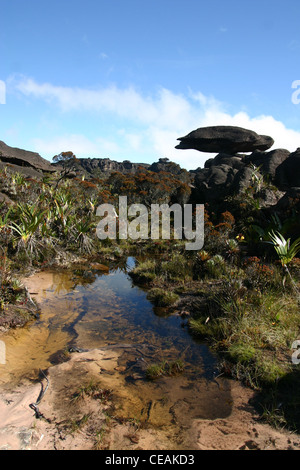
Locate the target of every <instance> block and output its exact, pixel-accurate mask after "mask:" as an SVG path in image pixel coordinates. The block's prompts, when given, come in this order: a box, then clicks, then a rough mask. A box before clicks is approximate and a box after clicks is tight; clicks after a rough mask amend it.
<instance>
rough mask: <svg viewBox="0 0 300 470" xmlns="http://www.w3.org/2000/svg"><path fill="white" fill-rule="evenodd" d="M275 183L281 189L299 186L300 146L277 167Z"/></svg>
mask: <svg viewBox="0 0 300 470" xmlns="http://www.w3.org/2000/svg"><path fill="white" fill-rule="evenodd" d="M275 184H276V186H278V188H279V189H283V190H288V189H289V188H293V187H300V148H298V149H297V150H296V152H294V153H291V154H290V155H289V157H288V158H287V159H286V160H284V162H282V163H281V165H279V166H278V167H277V169H276V173H275Z"/></svg>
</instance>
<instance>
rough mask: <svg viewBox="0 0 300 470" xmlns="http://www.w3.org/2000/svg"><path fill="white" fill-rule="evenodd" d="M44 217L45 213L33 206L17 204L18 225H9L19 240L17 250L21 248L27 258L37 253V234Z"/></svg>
mask: <svg viewBox="0 0 300 470" xmlns="http://www.w3.org/2000/svg"><path fill="white" fill-rule="evenodd" d="M44 215H45V211H43V210H41V209H40V208H39V207H38V206H37V205H35V204H33V205H30V204H18V223H17V222H12V223H11V225H10V228H11V229H12V230H13V231H14V232H15V233H16V234H17V238H18V239H19V241H18V250H19V249H21V248H23V249H24V250H25V252H26V254H27V256H28V257H29V258H31V257H32V255H33V254H35V253H37V252H38V245H39V239H38V233H39V229H40V227H41V225H42V223H43V221H44Z"/></svg>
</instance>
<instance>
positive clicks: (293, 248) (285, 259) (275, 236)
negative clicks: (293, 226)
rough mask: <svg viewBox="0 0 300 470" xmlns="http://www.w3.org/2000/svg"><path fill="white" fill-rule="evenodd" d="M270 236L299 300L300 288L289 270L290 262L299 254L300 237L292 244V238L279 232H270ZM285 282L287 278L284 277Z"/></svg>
mask: <svg viewBox="0 0 300 470" xmlns="http://www.w3.org/2000/svg"><path fill="white" fill-rule="evenodd" d="M269 237H270V239H271V243H272V244H273V246H274V248H275V251H276V253H277V255H278V257H279V260H280V262H281V265H282V267H283V268H284V270H285V272H286V274H287V275H288V276H289V278H290V279H291V282H292V285H293V287H294V289H295V290H296V292H297V294H298V296H299V300H300V292H299V289H298V287H297V285H296V283H295V281H294V279H293V278H292V275H291V273H290V271H289V268H288V264H289V263H290V262H291V261H292V260H293V259H294V258H295V256H297V254H298V253H299V252H300V237H299V238H297V240H295V241H294V242H293V243H292V244H291V239H290V238H288V239H287V240H286V239H285V238H284V236H283V235H282V234H281V233H279V232H274V231H272V232H269ZM284 282H285V278H284Z"/></svg>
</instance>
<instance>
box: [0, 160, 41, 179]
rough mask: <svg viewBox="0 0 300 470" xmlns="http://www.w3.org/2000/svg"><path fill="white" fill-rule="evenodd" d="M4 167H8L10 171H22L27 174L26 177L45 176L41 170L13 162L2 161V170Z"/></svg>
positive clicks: (0, 165)
mask: <svg viewBox="0 0 300 470" xmlns="http://www.w3.org/2000/svg"><path fill="white" fill-rule="evenodd" d="M0 158H1V157H0ZM4 168H6V170H7V171H8V173H20V174H21V175H23V176H25V178H34V179H41V178H43V173H42V172H41V171H38V170H35V169H34V168H32V167H30V166H19V165H13V164H12V163H5V162H1V161H0V170H2V169H4Z"/></svg>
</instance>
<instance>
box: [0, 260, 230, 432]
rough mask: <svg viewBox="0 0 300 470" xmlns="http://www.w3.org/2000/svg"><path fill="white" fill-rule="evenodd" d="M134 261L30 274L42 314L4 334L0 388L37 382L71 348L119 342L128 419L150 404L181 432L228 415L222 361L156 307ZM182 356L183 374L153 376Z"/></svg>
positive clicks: (157, 419)
mask: <svg viewBox="0 0 300 470" xmlns="http://www.w3.org/2000/svg"><path fill="white" fill-rule="evenodd" d="M133 266H134V259H133V258H128V259H127V261H126V262H125V263H124V264H123V265H119V266H117V267H114V268H111V269H110V270H109V271H101V270H99V269H92V267H91V266H83V267H81V268H78V269H76V270H73V271H66V270H64V271H59V272H58V271H43V272H42V273H39V274H37V275H34V276H33V277H32V278H31V279H29V281H28V282H29V287H30V292H31V294H32V296H33V297H35V298H36V299H37V301H38V302H39V304H40V306H41V316H40V318H39V320H37V321H35V322H33V323H32V324H30V325H28V326H27V327H25V328H22V329H19V330H14V331H11V332H9V333H8V334H6V335H2V336H0V340H3V341H5V344H6V364H5V365H0V385H1V386H2V387H4V388H7V387H11V386H13V385H16V384H17V383H18V382H20V380H21V379H22V378H29V379H32V380H36V379H37V377H38V374H39V369H46V368H48V367H49V366H51V365H53V364H55V363H57V362H59V360H60V358H61V357H62V356H63V355H64V351H67V350H68V349H69V348H70V347H77V348H82V349H87V350H89V349H96V348H102V347H107V346H109V347H112V348H113V347H118V348H119V350H120V351H121V352H122V354H120V360H119V367H120V368H121V370H122V371H123V372H122V373H123V379H124V383H125V386H126V391H125V392H123V402H124V403H123V404H122V405H120V407H121V408H122V410H123V411H122V413H123V414H126V415H127V417H130V416H132V415H133V414H134V416H137V417H138V419H142V418H143V413H144V415H145V411H144V410H145V409H148V410H149V409H150V408H151V410H152V415H151V417H152V418H151V419H152V425H157V426H174V422H175V421H176V423H180V425H179V427H178V429H180V430H182V429H185V428H189V427H190V425H191V423H192V421H193V420H194V419H216V418H220V417H225V416H228V414H230V412H231V404H230V387H229V388H227V387H225V388H224V383H223V385H222V386H221V388H220V385H219V383H216V381H215V380H213V379H214V374H215V373H216V358H215V357H214V355H213V354H212V353H211V351H210V350H209V348H208V347H207V345H206V344H204V343H201V342H197V341H195V339H193V338H192V337H191V336H190V335H189V333H188V331H187V327H186V326H185V325H184V324H183V321H182V319H181V318H180V317H179V316H176V315H167V314H166V310H164V309H160V310H158V309H155V308H153V305H152V304H151V303H150V302H149V301H148V300H147V292H146V291H144V290H143V289H141V288H139V287H138V286H135V285H134V284H133V282H132V280H131V278H130V276H129V275H128V272H129V270H130V269H131V268H132V267H133ZM178 359H180V360H182V361H183V362H184V365H185V368H184V372H183V373H182V374H180V375H179V376H175V377H167V378H162V379H160V380H158V381H155V382H151V381H148V380H146V377H145V370H146V368H147V367H148V366H149V365H151V364H154V363H159V362H160V361H162V360H167V361H175V360H178ZM153 404H156V407H155V406H154V405H153ZM155 413H156V414H155ZM149 416H150V415H149V413H148V418H147V419H149ZM174 416H176V419H175V418H174ZM174 420H175V421H174ZM176 426H177V424H176ZM180 432H181V431H180ZM180 432H179V431H178V433H179V434H180ZM172 433H173V428H172ZM179 434H178V435H179Z"/></svg>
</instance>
